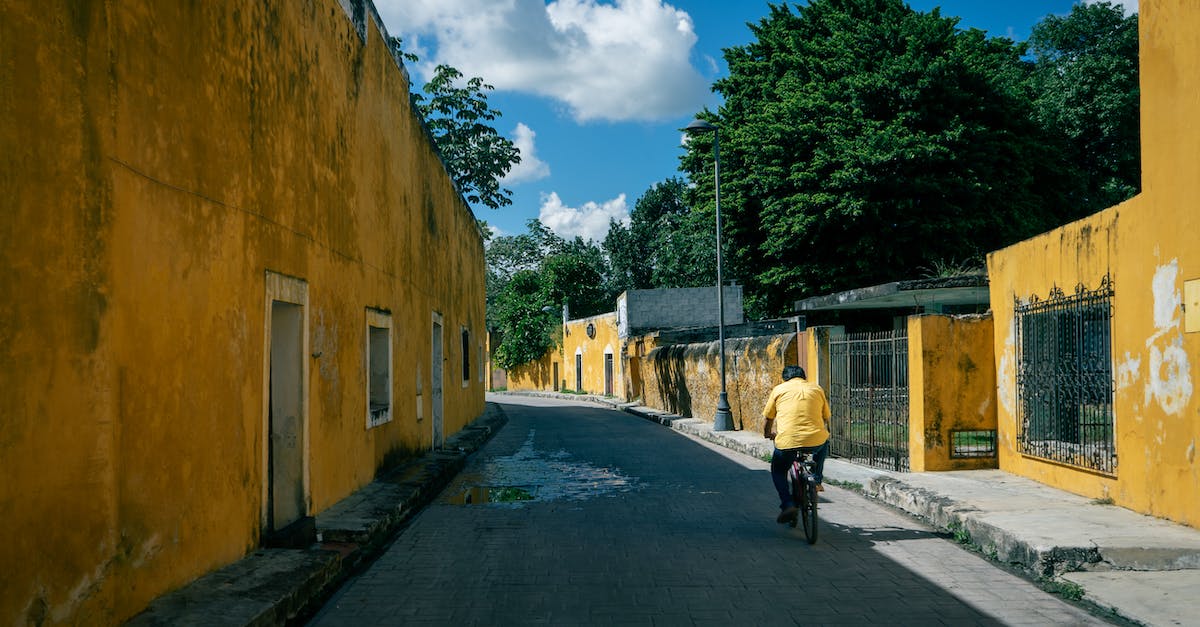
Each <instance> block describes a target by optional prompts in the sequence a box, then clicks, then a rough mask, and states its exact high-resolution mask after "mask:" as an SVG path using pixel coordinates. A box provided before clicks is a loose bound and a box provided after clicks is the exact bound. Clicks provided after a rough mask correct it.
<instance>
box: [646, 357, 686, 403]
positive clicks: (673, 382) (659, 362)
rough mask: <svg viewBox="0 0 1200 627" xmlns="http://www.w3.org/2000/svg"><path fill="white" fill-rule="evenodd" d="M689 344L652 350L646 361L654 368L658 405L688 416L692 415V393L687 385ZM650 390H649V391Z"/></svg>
mask: <svg viewBox="0 0 1200 627" xmlns="http://www.w3.org/2000/svg"><path fill="white" fill-rule="evenodd" d="M688 350H689V345H687V344H684V345H675V346H663V347H660V348H656V349H654V350H652V351H650V354H649V355H647V356H646V361H648V362H650V364H651V366H652V368H653V370H654V380H655V382H656V383H657V384H658V385H657V386H656V388H657V389H656V390H654V392H655V396H657V397H658V398H657V399H655V400H657V401H658V403H657V406H658V407H660V408H662V409H664V410H666V411H669V412H671V413H672V414H676V415H679V416H684V417H687V418H691V417H692V394H691V392H690V391H689V390H688V386H687V360H686V359H685V356H686V355H687V353H688ZM647 392H649V391H647Z"/></svg>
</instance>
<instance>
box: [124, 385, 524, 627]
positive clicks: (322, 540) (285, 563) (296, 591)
mask: <svg viewBox="0 0 1200 627" xmlns="http://www.w3.org/2000/svg"><path fill="white" fill-rule="evenodd" d="M507 422H508V418H507V417H506V416H505V415H504V410H503V409H501V408H500V406H499V405H497V404H495V403H487V404H486V405H485V406H484V411H483V413H482V414H481V415H480V416H479V417H478V418H476V419H475V421H474V422H472V423H471V424H470V425H468V426H466V427H464V428H463V429H462V430H461V431H459V432H458V433H456V434H454V435H453V436H451V437H449V438H447V439H446V443H445V446H444V448H443V449H441V450H437V451H431V452H429V453H426V454H425V455H424V456H422V457H421V458H419V459H416V460H414V461H412V462H411V463H409V464H406V465H403V466H401V467H399V468H396V469H394V470H392V471H390V472H387V473H385V474H383V475H381V476H380V477H379V478H377V479H376V480H375V481H372V482H371V483H369V484H367V485H366V486H364V487H363V488H361V489H359V490H357V491H355V492H354V493H353V494H351V495H350V496H348V497H346V498H345V499H342V500H341V501H339V502H338V503H336V504H335V505H334V506H333V507H330V508H329V509H327V510H325V511H324V512H321V513H320V514H318V515H317V516H316V526H317V544H316V545H313V546H312V547H310V548H306V549H259V550H256V551H254V552H252V553H250V554H249V555H247V556H246V557H244V558H242V559H240V560H238V561H236V562H234V563H232V564H229V565H228V566H225V567H223V568H221V569H218V570H216V571H213V572H210V573H208V574H206V575H203V576H201V577H200V578H199V579H196V580H194V581H192V582H191V583H189V584H187V585H185V586H184V587H182V588H179V589H178V590H175V591H173V592H169V593H167V594H165V595H163V596H160V597H158V598H157V599H155V600H154V601H152V602H151V603H150V605H149V606H147V607H146V609H145V610H143V611H142V612H141V613H139V614H137V615H136V616H134V617H133V618H131V619H130V620H129V621H128V622H127V623H126V624H127V625H134V626H139V627H148V626H155V627H157V626H160V625H161V626H165V625H172V626H174V625H183V626H201V625H203V626H207V625H246V626H252V627H259V626H267V625H285V624H292V623H296V622H298V621H299V620H301V619H303V618H305V617H307V616H308V615H310V614H311V613H313V612H315V611H316V610H317V609H319V608H320V606H321V604H322V603H324V602H325V600H326V599H328V597H329V596H330V595H332V594H333V593H334V592H335V591H336V590H337V588H338V586H340V585H341V584H342V583H343V582H344V581H345V580H346V579H347V578H349V577H350V576H351V575H353V574H354V573H355V572H357V571H358V570H359V569H360V568H361V567H363V566H365V565H366V564H367V563H369V562H370V561H371V559H373V558H374V557H376V556H378V555H379V554H380V553H381V552H382V550H383V548H384V547H385V546H386V545H387V543H388V541H389V540H391V539H392V537H393V536H394V535H395V534H396V533H397V532H398V531H399V530H400V529H401V528H402V527H403V525H404V524H405V523H407V522H408V520H410V519H411V518H412V517H413V516H414V515H415V514H416V513H417V512H419V511H420V510H421V508H423V507H425V506H426V505H428V504H429V503H430V502H432V501H433V499H434V498H435V497H437V495H438V494H439V493H440V492H441V491H442V489H443V488H445V487H446V486H447V485H449V483H450V481H452V480H453V479H454V477H455V475H457V474H458V472H459V471H460V470H462V468H463V467H464V466H465V465H466V463H467V458H468V457H469V456H470V455H471V454H472V453H474V452H475V451H477V450H479V448H480V447H482V446H483V445H484V444H486V443H487V442H488V440H490V439H491V437H492V436H493V435H495V433H496V432H497V431H498V430H499V429H500V428H501V427H503V426H504V425H505V424H506V423H507Z"/></svg>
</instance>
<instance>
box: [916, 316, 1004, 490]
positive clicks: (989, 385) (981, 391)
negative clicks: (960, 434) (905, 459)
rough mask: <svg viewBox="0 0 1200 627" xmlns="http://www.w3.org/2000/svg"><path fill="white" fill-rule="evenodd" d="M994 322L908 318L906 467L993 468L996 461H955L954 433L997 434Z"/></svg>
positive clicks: (971, 318)
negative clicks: (907, 452) (979, 432)
mask: <svg viewBox="0 0 1200 627" xmlns="http://www.w3.org/2000/svg"><path fill="white" fill-rule="evenodd" d="M993 337H994V334H993V327H992V320H991V318H990V317H986V316H961V317H960V316H942V315H923V316H909V318H908V386H909V387H908V389H909V401H908V410H909V426H908V437H909V442H908V449H909V467H910V468H911V469H912V471H913V472H921V471H927V470H972V469H976V468H995V467H996V465H997V461H996V457H995V456H989V457H979V458H965V459H954V458H952V457H951V453H952V450H951V442H952V438H953V433H954V432H955V431H995V430H996V370H995V360H994V359H993V355H992V341H993Z"/></svg>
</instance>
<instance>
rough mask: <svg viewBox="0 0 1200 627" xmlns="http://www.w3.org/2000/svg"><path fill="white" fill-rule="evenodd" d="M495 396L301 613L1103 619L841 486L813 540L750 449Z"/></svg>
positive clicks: (428, 617)
mask: <svg viewBox="0 0 1200 627" xmlns="http://www.w3.org/2000/svg"><path fill="white" fill-rule="evenodd" d="M499 400H502V401H504V405H503V406H502V407H503V410H504V413H505V414H506V416H507V419H508V423H507V425H506V426H505V427H504V428H503V429H502V430H501V431H500V432H499V433H498V434H497V435H496V436H495V437H494V438H493V439H492V440H491V441H490V442H489V443H488V444H487V445H486V446H485V447H484V448H482V449H481V450H480V451H479V452H478V453H476V454H475V455H474V456H473V457H472V459H471V460H470V463H469V464H468V465H467V467H466V468H464V469H463V471H462V472H461V473H460V474H459V476H458V478H457V479H456V480H455V482H454V483H452V484H451V485H450V487H449V488H447V489H446V490H445V492H443V493H442V495H441V496H440V497H439V498H438V499H436V500H435V501H434V502H433V503H431V504H430V505H429V506H428V507H426V508H425V509H424V510H423V511H422V512H421V513H420V514H419V515H417V516H415V517H414V518H413V519H412V520H411V522H410V523H409V525H408V526H407V527H406V528H405V529H404V530H403V531H402V532H401V533H400V535H399V536H398V537H397V538H396V539H395V541H394V542H393V543H392V544H391V545H390V547H388V549H387V550H386V552H384V553H383V554H382V555H381V556H380V557H379V558H378V559H377V560H375V561H374V562H373V563H372V564H371V566H370V567H369V568H368V569H366V570H365V571H364V572H362V573H361V574H359V575H358V576H356V577H354V578H352V579H351V580H350V581H349V582H347V584H346V585H345V586H343V587H342V588H341V590H339V591H338V592H337V593H336V594H335V595H334V596H333V597H332V599H331V600H330V602H329V603H328V604H327V605H326V606H325V607H324V608H323V609H322V610H321V611H320V612H319V613H318V614H317V615H316V616H315V618H314V619H313V621H312V624H315V625H359V624H383V625H387V624H405V625H411V624H415V625H423V624H428V625H444V624H456V625H457V624H466V625H484V624H486V625H500V624H503V625H509V624H512V625H530V624H554V625H562V624H629V625H706V624H710V625H729V624H754V625H794V624H856V625H857V624H866V623H887V624H913V625H916V624H920V625H938V624H943V625H961V624H975V625H1023V624H1028V625H1034V624H1037V625H1045V624H1063V625H1085V624H1104V620H1102V619H1101V618H1100V617H1097V616H1095V615H1092V614H1090V613H1088V612H1087V611H1086V610H1084V609H1081V608H1080V607H1077V606H1075V605H1072V604H1070V603H1067V602H1064V601H1063V600H1062V599H1061V598H1059V597H1057V596H1054V595H1051V594H1048V593H1046V592H1044V591H1043V590H1041V589H1039V588H1038V587H1037V586H1036V585H1034V584H1033V583H1031V582H1030V581H1029V580H1027V579H1025V578H1023V577H1021V576H1018V575H1016V574H1014V573H1012V572H1010V571H1008V570H1006V569H1003V568H999V567H997V566H996V565H995V564H992V563H989V562H988V561H987V560H986V559H984V558H983V557H981V556H979V555H977V554H974V553H971V552H969V551H964V550H963V549H962V548H961V547H959V546H958V545H957V544H955V543H954V542H953V541H951V540H950V539H948V538H947V537H946V535H945V534H942V533H938V532H936V531H935V530H933V529H931V528H930V527H928V526H926V525H924V524H923V523H920V522H918V521H916V520H915V519H913V518H911V517H909V516H907V515H905V514H902V513H900V512H897V511H896V510H894V509H892V508H890V507H887V506H883V505H881V504H879V503H877V502H873V501H871V500H869V499H867V498H865V497H864V496H862V495H860V494H858V493H856V492H854V491H852V490H845V489H840V488H837V487H833V486H830V487H829V488H828V489H827V491H826V492H825V493H824V494H823V496H822V503H821V508H822V509H821V524H822V531H821V539H820V540H819V541H818V543H817V544H816V545H811V546H810V545H808V544H807V543H806V542H805V541H804V538H803V533H802V532H801V531H800V530H798V529H792V528H790V527H787V526H782V525H778V524H775V522H774V517H775V514H776V503H775V502H774V501H775V496H774V491H773V489H772V487H771V483H770V478H769V474H768V469H767V464H766V463H765V462H763V461H761V460H759V459H756V458H754V457H750V456H747V455H744V454H741V453H736V452H733V451H730V450H729V449H728V448H724V447H718V446H714V445H712V444H709V443H707V442H703V441H700V440H698V439H696V438H691V437H686V436H683V435H681V434H680V433H678V432H676V431H673V430H671V429H664V428H662V427H661V426H659V425H656V424H654V423H652V422H649V421H646V420H643V419H640V418H638V417H635V416H632V415H629V414H625V413H620V412H614V411H611V409H604V408H597V407H594V406H591V407H589V406H586V405H581V404H580V403H577V402H574V403H571V402H563V401H556V400H548V399H534V398H502V399H499ZM468 497H469V503H468ZM526 497H527V498H526Z"/></svg>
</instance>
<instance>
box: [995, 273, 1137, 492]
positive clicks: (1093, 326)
mask: <svg viewBox="0 0 1200 627" xmlns="http://www.w3.org/2000/svg"><path fill="white" fill-rule="evenodd" d="M1112 295H1113V286H1112V282H1111V281H1110V280H1109V278H1108V277H1105V278H1104V279H1103V280H1102V281H1101V283H1100V287H1098V288H1097V289H1095V290H1088V289H1087V288H1085V287H1084V286H1083V285H1082V284H1081V285H1079V286H1077V287H1076V288H1075V294H1073V295H1067V294H1064V293H1063V291H1062V290H1061V289H1059V288H1054V289H1053V290H1052V291H1051V292H1050V295H1049V296H1048V297H1047V298H1046V300H1038V299H1037V298H1036V297H1034V298H1032V299H1031V300H1030V302H1028V303H1024V304H1022V303H1021V302H1019V301H1018V302H1017V304H1016V322H1017V325H1016V348H1017V399H1018V403H1017V412H1018V415H1017V450H1019V451H1020V452H1021V453H1023V454H1025V455H1030V456H1033V457H1040V458H1043V459H1048V460H1051V461H1054V462H1058V463H1062V464H1069V465H1072V466H1078V467H1081V468H1087V469H1089V470H1094V471H1097V472H1101V473H1106V474H1115V473H1116V469H1117V453H1116V447H1115V442H1114V437H1113V377H1112V349H1111V347H1112Z"/></svg>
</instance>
